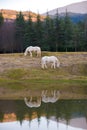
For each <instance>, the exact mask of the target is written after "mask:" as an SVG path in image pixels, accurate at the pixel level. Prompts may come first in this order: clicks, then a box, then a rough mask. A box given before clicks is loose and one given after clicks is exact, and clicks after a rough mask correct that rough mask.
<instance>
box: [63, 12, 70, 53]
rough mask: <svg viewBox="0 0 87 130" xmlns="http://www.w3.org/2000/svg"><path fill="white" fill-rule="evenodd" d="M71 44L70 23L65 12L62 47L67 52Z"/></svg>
mask: <svg viewBox="0 0 87 130" xmlns="http://www.w3.org/2000/svg"><path fill="white" fill-rule="evenodd" d="M71 43H72V22H71V20H70V17H69V16H68V12H67V10H66V16H65V18H64V47H65V51H68V49H69V50H70V49H71Z"/></svg>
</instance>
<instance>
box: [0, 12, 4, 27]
mask: <svg viewBox="0 0 87 130" xmlns="http://www.w3.org/2000/svg"><path fill="white" fill-rule="evenodd" d="M3 22H4V17H3V15H2V13H1V12H0V26H1V25H2V24H3Z"/></svg>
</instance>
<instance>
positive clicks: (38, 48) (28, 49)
mask: <svg viewBox="0 0 87 130" xmlns="http://www.w3.org/2000/svg"><path fill="white" fill-rule="evenodd" d="M32 52H35V53H36V54H37V57H38V56H41V48H40V47H38V46H34V47H33V46H29V47H27V48H26V50H25V52H24V55H25V56H26V55H27V54H28V53H29V54H30V57H32Z"/></svg>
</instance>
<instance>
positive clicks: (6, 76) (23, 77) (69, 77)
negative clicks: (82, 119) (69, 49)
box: [0, 52, 87, 98]
mask: <svg viewBox="0 0 87 130" xmlns="http://www.w3.org/2000/svg"><path fill="white" fill-rule="evenodd" d="M54 54H55V55H56V56H59V58H60V56H61V55H63V56H66V55H69V56H71V55H75V54H78V55H79V54H81V53H58V54H57V53H56V52H54V53H53V55H54ZM82 54H84V53H82ZM43 55H52V53H51V52H43ZM9 56H10V58H11V57H12V58H13V57H15V58H18V56H19V57H21V56H22V55H21V54H19V55H18V54H15V55H14V54H12V55H11V54H10V55H9ZM64 58H65V57H64ZM27 59H28V58H27ZM66 59H67V58H66ZM70 60H71V59H70ZM67 62H68V59H67V61H66V63H67ZM86 68H87V64H86V63H85V64H83V63H82V62H81V63H78V62H77V63H76V64H73V62H72V64H71V65H68V66H60V68H57V69H50V68H48V69H44V70H43V69H41V68H40V67H36V68H33V67H30V68H26V67H25V68H22V67H20V68H14V67H13V68H11V69H7V70H5V71H3V72H2V73H1V74H0V90H1V92H0V98H5V97H8V98H9V97H11V98H13V97H16V98H17V97H23V96H24V95H27V94H28V91H29V90H31V91H42V90H44V89H47V90H51V89H57V90H60V91H61V92H62V93H63V92H66V93H68V94H67V98H72V97H73V95H74V97H75V98H83V97H85V98H87V70H86ZM78 95H79V96H78ZM65 97H66V96H65V95H64V94H63V95H62V97H61V98H65Z"/></svg>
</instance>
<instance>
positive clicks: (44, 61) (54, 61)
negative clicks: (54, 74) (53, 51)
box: [41, 56, 60, 69]
mask: <svg viewBox="0 0 87 130" xmlns="http://www.w3.org/2000/svg"><path fill="white" fill-rule="evenodd" d="M48 63H51V68H54V69H55V68H56V67H59V66H60V62H59V60H58V59H57V57H55V56H44V57H42V59H41V67H42V69H44V68H47V64H48Z"/></svg>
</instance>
